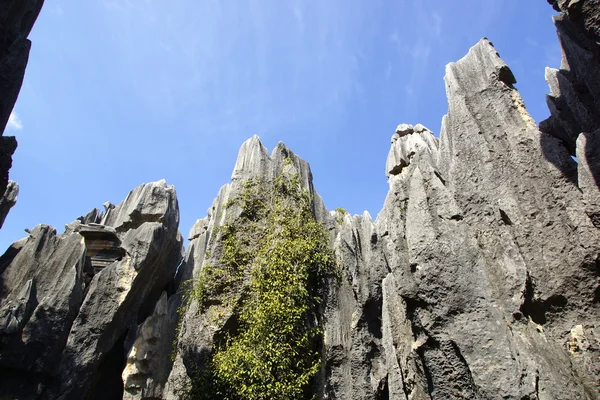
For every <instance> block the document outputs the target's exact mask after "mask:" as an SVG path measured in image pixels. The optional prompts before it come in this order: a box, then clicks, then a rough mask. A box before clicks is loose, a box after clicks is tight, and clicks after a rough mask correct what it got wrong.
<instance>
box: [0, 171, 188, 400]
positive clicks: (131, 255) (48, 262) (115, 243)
mask: <svg viewBox="0 0 600 400" xmlns="http://www.w3.org/2000/svg"><path fill="white" fill-rule="evenodd" d="M83 220H85V221H86V222H89V224H82V222H81V220H76V221H75V222H73V223H71V224H69V225H67V226H66V230H65V232H64V233H63V234H60V235H57V234H56V230H54V229H53V228H51V227H49V226H47V225H40V226H37V227H35V228H34V229H32V230H31V231H30V232H29V236H28V237H27V238H25V239H22V240H20V241H18V242H15V243H14V244H13V245H12V246H11V247H10V248H9V249H8V250H7V252H6V253H5V254H4V255H3V256H2V259H1V268H0V282H1V288H0V290H1V291H0V299H1V303H0V304H1V310H0V317H1V318H2V320H1V323H0V329H1V330H0V340H1V342H0V343H1V346H2V347H1V349H0V368H1V369H2V371H3V373H2V374H0V375H1V377H0V380H2V382H1V384H0V387H2V389H0V397H3V396H5V397H7V396H16V397H18V398H22V399H34V398H40V399H42V398H58V397H60V398H63V399H84V398H86V399H94V398H116V397H114V396H117V397H119V398H120V397H121V396H122V391H123V388H122V383H121V372H122V370H123V367H124V366H125V355H126V352H127V350H128V347H130V346H131V345H132V343H133V342H135V343H136V345H137V343H138V342H139V341H136V332H137V331H138V324H141V323H142V322H144V320H145V319H146V318H147V317H149V316H150V315H152V314H153V309H155V304H156V303H157V301H158V300H159V298H161V293H163V291H164V290H165V289H167V290H169V291H172V290H171V288H170V284H171V282H172V281H173V278H174V276H175V271H176V268H177V266H178V265H179V263H180V261H181V258H182V239H181V235H180V234H179V232H178V230H177V227H178V223H179V211H178V205H177V199H176V195H175V190H174V188H173V187H172V186H169V185H167V184H166V183H165V182H164V181H160V182H155V183H150V184H145V185H142V186H140V187H138V188H136V189H135V190H134V191H132V192H131V193H130V194H129V195H128V197H127V199H126V200H125V201H123V202H122V203H121V204H120V205H119V206H117V207H116V208H114V209H110V212H109V213H107V214H105V215H99V214H98V215H96V216H95V218H93V217H92V216H90V214H88V217H86V218H83ZM92 221H93V222H92ZM98 222H102V224H99V223H98ZM162 296H163V297H166V294H164V293H163V295H162ZM157 310H158V309H157ZM157 312H158V311H156V310H155V311H154V313H155V314H156V313H157ZM151 318H152V317H151ZM156 318H157V317H154V319H156ZM149 324H150V322H146V323H145V324H143V325H142V327H140V328H139V329H140V331H141V332H143V333H146V332H147V331H148V329H147V328H144V327H145V326H148V325H149ZM127 338H129V340H126V339H127ZM138 347H139V346H138ZM106 396H108V397H106ZM111 396H113V397H111ZM11 398H12V397H11Z"/></svg>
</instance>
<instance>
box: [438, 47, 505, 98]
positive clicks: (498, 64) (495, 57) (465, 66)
mask: <svg viewBox="0 0 600 400" xmlns="http://www.w3.org/2000/svg"><path fill="white" fill-rule="evenodd" d="M459 66H460V67H459ZM444 79H445V81H446V85H447V86H448V85H450V84H452V83H455V84H457V85H458V86H466V87H465V92H467V93H468V92H476V91H480V90H483V89H485V88H486V87H487V86H489V84H490V82H491V81H493V80H498V81H501V82H504V83H505V84H506V85H508V86H512V85H514V84H515V83H517V80H516V79H515V76H514V75H513V73H512V71H511V70H510V68H509V67H508V65H506V63H505V62H504V61H503V60H502V59H501V58H500V55H499V54H498V52H497V51H496V49H495V48H494V45H493V44H492V42H490V41H489V40H488V39H487V38H482V39H481V40H480V41H479V42H478V43H477V44H476V45H475V46H473V47H471V48H470V49H469V52H468V53H467V55H466V56H464V57H463V58H461V59H460V60H459V61H457V62H451V63H449V64H448V65H447V66H446V76H445V78H444ZM467 86H468V87H467Z"/></svg>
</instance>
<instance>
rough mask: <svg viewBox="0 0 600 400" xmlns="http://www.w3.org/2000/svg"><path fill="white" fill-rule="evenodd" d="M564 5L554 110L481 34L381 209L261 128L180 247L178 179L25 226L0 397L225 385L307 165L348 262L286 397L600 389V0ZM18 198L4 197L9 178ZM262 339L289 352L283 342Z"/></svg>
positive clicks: (1, 287) (405, 154)
mask: <svg viewBox="0 0 600 400" xmlns="http://www.w3.org/2000/svg"><path fill="white" fill-rule="evenodd" d="M550 3H552V4H553V5H554V7H555V8H556V9H557V11H561V15H559V16H557V17H556V18H555V24H556V27H557V31H558V35H559V40H560V43H561V46H562V49H563V63H562V66H561V69H560V70H547V72H546V77H547V80H548V83H549V85H550V92H551V94H550V95H549V96H548V98H547V101H548V105H549V109H550V112H551V116H550V118H549V119H547V120H546V121H543V122H542V123H540V125H539V126H538V125H537V124H536V122H535V121H534V120H533V119H532V118H531V116H530V115H529V113H528V112H527V109H526V108H525V105H524V103H523V100H522V98H521V96H520V94H519V92H518V91H517V90H516V88H515V87H514V85H515V84H516V78H515V76H514V75H513V73H512V72H511V70H510V68H509V67H508V65H506V64H505V63H504V62H503V61H502V59H501V58H500V56H499V55H498V53H497V51H496V50H495V48H494V47H493V45H492V43H490V42H489V41H488V40H487V39H482V40H481V41H480V42H479V43H477V44H476V45H475V46H474V47H472V48H471V49H470V50H469V52H468V53H467V54H466V56H465V57H463V58H462V59H461V60H458V61H457V62H455V63H450V64H449V65H448V66H447V67H446V75H445V85H446V94H447V98H448V113H447V115H445V116H444V117H443V119H442V127H441V132H440V134H439V138H438V137H435V136H434V134H433V132H431V131H430V130H429V129H427V128H426V127H424V126H422V125H420V124H417V125H414V126H412V125H408V124H401V125H399V126H398V127H397V128H396V130H395V132H394V134H393V135H392V138H391V148H390V151H389V154H388V157H387V161H386V162H385V175H386V176H387V178H388V183H389V191H388V194H387V196H386V198H385V202H384V205H383V208H382V210H381V211H380V213H379V214H378V215H377V217H376V218H375V219H374V220H373V218H372V217H371V216H370V215H369V214H368V213H367V212H365V213H364V214H362V215H354V216H352V215H349V214H348V213H347V212H346V211H344V210H343V209H336V210H335V211H328V210H327V209H326V207H325V205H324V203H323V200H322V199H321V197H320V196H319V194H318V193H317V191H316V190H315V187H314V185H313V182H312V172H311V169H310V166H309V164H308V163H307V162H306V161H304V160H303V159H301V158H300V157H299V156H298V155H296V154H295V153H293V152H292V151H291V150H290V149H288V148H287V147H286V146H285V145H283V144H282V143H279V144H278V145H277V146H276V148H275V149H274V150H273V151H272V152H271V153H270V154H269V152H268V151H267V149H266V148H265V147H264V146H263V145H262V143H261V142H260V140H259V138H258V137H257V136H254V137H252V138H250V139H248V140H247V141H246V142H245V143H244V144H243V145H242V147H241V149H240V151H239V154H238V158H237V161H236V164H235V166H234V170H233V173H232V176H231V182H230V183H228V184H226V185H224V186H223V187H222V188H221V189H220V191H219V193H218V195H217V197H216V198H215V199H214V201H213V203H212V206H211V207H210V208H209V209H208V212H207V215H206V216H205V217H204V218H202V219H199V220H197V222H196V223H195V224H194V225H193V227H192V228H191V230H190V232H189V235H188V240H189V246H188V249H187V251H186V252H185V254H183V246H182V242H183V241H182V238H181V235H180V234H179V232H178V225H179V214H178V205H177V199H176V194H175V190H174V188H173V187H172V186H169V185H167V184H166V183H165V182H164V181H160V182H155V183H150V184H145V185H142V186H140V187H138V188H136V189H134V190H133V191H132V192H131V193H130V194H129V195H128V196H127V198H126V199H125V200H124V201H123V202H122V203H121V204H119V205H118V206H114V205H112V204H111V203H105V205H104V207H105V210H104V211H103V212H101V211H99V210H97V209H93V210H92V211H90V212H89V213H88V214H87V215H85V216H82V217H79V218H78V219H77V220H76V221H74V222H72V223H70V224H68V225H67V226H66V229H65V232H64V233H62V234H57V233H56V231H55V230H54V229H53V228H51V227H49V226H47V225H39V226H37V227H35V228H33V229H31V231H29V232H28V233H29V236H28V237H26V238H24V239H22V240H19V241H17V242H15V243H13V244H12V245H11V246H10V247H9V249H8V250H7V251H6V252H5V253H4V255H2V257H0V399H5V398H6V399H14V398H17V399H63V400H70V399H121V398H123V399H130V400H134V399H136V400H143V399H145V400H150V399H194V398H199V399H206V398H210V399H221V398H226V397H227V396H228V395H227V394H224V393H231V392H232V391H231V390H230V389H231V388H223V387H222V386H218V385H219V384H222V382H220V383H219V382H216V383H215V382H213V381H214V379H215V376H216V375H215V374H214V370H213V368H214V363H213V360H214V356H215V354H217V352H218V351H221V350H222V349H224V348H227V346H230V344H231V343H232V340H233V339H235V337H236V336H237V335H239V334H240V331H241V330H243V329H246V328H247V327H248V326H250V325H249V323H248V317H247V316H246V317H244V315H246V314H247V312H248V306H247V304H251V305H252V304H253V303H251V302H250V300H249V299H251V298H252V296H253V294H252V293H253V292H252V290H254V286H253V285H256V282H255V281H253V279H254V278H253V277H255V275H256V272H255V269H257V268H258V271H259V272H260V267H258V266H257V265H260V263H259V264H256V263H255V262H254V261H253V260H255V258H253V257H256V256H254V255H252V254H251V251H250V249H252V248H253V246H255V244H256V243H257V242H259V241H260V240H263V239H262V238H264V237H269V236H268V235H266V236H264V235H263V236H262V237H261V236H260V235H259V234H257V232H263V234H264V231H261V230H260V229H264V228H265V227H273V229H274V230H275V231H276V233H281V232H286V231H285V230H286V229H292V230H293V229H294V227H291V228H290V226H286V225H285V224H284V223H283V222H282V219H280V220H278V224H274V225H268V224H270V223H271V222H269V221H270V220H269V219H268V213H266V212H263V211H262V210H264V209H265V207H273V206H274V205H275V206H276V205H277V204H280V203H279V202H281V204H292V203H289V202H288V203H286V201H288V200H287V198H288V197H292V196H294V194H292V192H293V190H292V189H290V188H292V187H293V185H297V186H298V188H299V190H300V191H301V192H302V193H303V194H305V197H300V198H301V199H305V200H306V201H307V203H306V204H307V207H308V208H307V209H308V212H307V213H308V214H309V219H310V221H313V222H316V223H318V224H319V226H320V227H321V228H322V232H323V235H324V236H323V237H325V240H324V242H325V247H326V248H327V251H328V252H330V253H327V254H330V255H331V256H332V257H333V259H334V264H335V270H334V271H329V272H328V273H324V274H320V275H319V274H316V275H314V276H311V279H308V280H307V281H306V282H305V283H304V285H305V286H306V287H303V288H302V289H306V291H305V293H307V297H308V298H309V299H310V303H306V304H308V305H306V304H305V306H306V307H305V309H306V312H305V313H304V314H302V319H301V322H302V323H301V324H300V326H301V328H302V326H306V327H309V328H311V329H312V328H314V329H315V330H313V331H310V332H316V333H315V334H314V335H308V336H306V338H308V339H306V341H307V342H310V343H304V344H303V345H304V347H302V348H303V349H305V353H302V354H297V356H298V358H296V359H295V362H296V363H297V364H298V365H300V364H302V359H306V358H309V359H310V358H311V357H318V359H319V360H320V362H319V363H318V364H316V366H317V368H316V369H314V370H312V372H311V373H310V374H309V376H307V377H305V378H306V379H304V380H302V385H303V386H302V388H301V389H302V391H300V392H296V395H294V396H291V397H290V398H318V399H342V400H351V399H372V400H384V399H404V400H425V399H436V400H437V399H515V400H534V399H535V400H543V399H555V400H562V399H564V400H571V399H586V400H588V399H589V400H591V399H600V391H599V388H600V361H599V360H600V231H599V228H600V193H599V187H600V179H599V178H598V177H599V176H600V155H599V153H598V149H599V145H600V139H599V138H600V136H599V135H600V111H599V110H600V107H599V105H600V103H599V101H600V100H599V99H600V90H599V87H600V86H598V79H597V77H598V76H599V75H598V72H600V67H599V65H600V63H599V62H598V60H600V57H598V55H599V54H600V46H599V40H598V39H599V38H600V35H599V32H600V30H599V28H598V27H599V24H598V21H599V20H600V19H599V11H598V10H599V9H598V7H597V5H598V3H597V1H595V0H588V1H585V0H580V1H566V0H565V1H562V0H554V1H550ZM572 156H576V158H575V159H574V158H573V157H572ZM382 167H383V160H382ZM383 176H384V175H383V171H382V178H383ZM288 181H289V182H293V185H292V186H289V184H288V186H286V185H285V184H282V183H281V182H288ZM274 191H279V192H278V193H280V194H281V196H283V197H281V196H280V197H274V196H269V195H267V194H269V193H273V192H274ZM286 196H287V197H286ZM5 197H6V199H3V200H2V201H1V202H0V214H2V213H3V212H4V209H5V208H6V207H8V206H5V205H4V203H5V202H7V204H9V203H10V202H14V198H16V190H12V191H11V192H10V193H9V195H7V196H5ZM288 211H289V210H288ZM299 212H300V211H299ZM288 214H289V213H288ZM280 217H281V218H287V216H286V215H283V216H280ZM294 221H295V222H294V223H296V222H298V221H299V220H294ZM311 226H313V227H314V225H311ZM303 232H304V231H303ZM308 234H309V233H308V232H307V234H306V235H307V236H308ZM300 236H302V235H300ZM286 243H287V242H286ZM290 243H292V242H290ZM267 244H269V243H267ZM290 246H291V244H290ZM266 249H267V250H266V251H265V252H264V253H261V254H262V255H263V256H265V257H267V258H268V257H271V256H273V257H274V258H272V259H273V260H280V259H281V249H280V248H279V247H275V246H272V247H269V246H267V247H266ZM277 249H279V250H277ZM284 250H285V251H284V254H283V255H284V258H286V257H288V256H289V258H291V257H292V253H293V251H292V250H293V249H292V248H289V247H288V248H286V249H284ZM313 250H314V249H312V248H309V249H308V250H305V252H306V253H307V254H308V253H310V254H312V253H311V252H312V251H313ZM277 251H279V253H277V254H275V253H276V252H277ZM288 251H289V252H288ZM271 253H273V254H271ZM300 253H302V252H300ZM277 257H280V258H279V259H278V258H277ZM311 260H312V259H311ZM316 260H317V263H318V262H322V263H326V262H328V261H327V260H329V261H331V260H330V259H329V258H327V257H322V258H316ZM311 262H313V261H311ZM227 263H232V264H235V268H233V269H227V268H226V267H227V265H228V264H227ZM317 267H318V266H317ZM298 268H299V267H298ZM317 269H318V268H317ZM286 276H287V275H286ZM288 279H292V277H291V275H290V276H288ZM294 279H295V278H294ZM273 282H275V280H273ZM278 282H280V281H278ZM263 283H265V282H263ZM265 284H266V285H267V286H269V281H267V282H266V283H265ZM303 293H304V292H303ZM288 295H289V296H291V294H288ZM279 299H280V301H281V304H282V305H283V304H284V303H285V301H284V300H285V294H284V295H282V297H280V298H279ZM286 304H287V303H286ZM254 306H256V305H255V304H254ZM255 310H258V307H257V308H256V309H255ZM257 312H258V311H257ZM244 313H246V314H244ZM244 318H246V319H245V320H244ZM269 322H270V321H267V323H266V324H267V325H268V324H269ZM272 323H273V324H275V322H272ZM296 327H297V326H296ZM301 328H300V329H301ZM257 332H258V331H257ZM291 334H293V332H292V331H290V335H291ZM288 339H289V337H287V336H286V335H279V336H277V337H274V338H270V340H273V341H274V342H277V344H278V345H279V344H281V343H284V344H285V343H287V342H286V340H288ZM273 348H274V349H281V347H277V346H274V347H273ZM306 349H309V350H310V351H308V350H306ZM254 350H255V349H251V350H249V351H250V352H251V353H253V352H254ZM292 350H293V349H292ZM252 357H256V358H258V359H259V360H262V361H264V362H263V364H264V365H265V366H267V367H269V368H273V369H277V368H280V369H281V367H280V366H273V365H274V364H273V357H274V355H273V354H270V353H268V352H265V353H264V354H263V353H260V354H259V353H258V352H256V354H254V353H253V354H252ZM242 359H244V358H242ZM244 360H246V359H244ZM262 366H263V365H261V367H262ZM246 367H247V365H246V364H243V363H239V364H237V365H235V366H234V368H233V369H235V370H236V373H237V372H239V371H240V370H241V371H244V368H246ZM287 368H288V369H292V368H294V365H289V364H288V365H287ZM283 369H285V368H283ZM225 372H226V373H229V372H230V371H229V370H226V371H225ZM247 372H248V374H247V376H248V377H249V378H248V380H247V381H245V382H244V384H246V383H247V384H248V386H249V387H253V385H255V384H256V383H257V380H258V378H257V377H256V375H252V374H253V373H254V371H247ZM284 372H285V371H284ZM278 373H281V371H279V372H278ZM244 390H245V389H244ZM246 393H252V392H251V391H246ZM261 396H262V397H261ZM238 397H239V396H238ZM238 397H236V398H238ZM271 397H272V396H271ZM239 398H247V397H243V396H242V397H239ZM248 398H266V397H265V396H264V395H262V394H261V393H256V394H255V395H254V396H253V397H252V396H248Z"/></svg>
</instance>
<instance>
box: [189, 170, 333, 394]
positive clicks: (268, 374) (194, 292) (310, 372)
mask: <svg viewBox="0 0 600 400" xmlns="http://www.w3.org/2000/svg"><path fill="white" fill-rule="evenodd" d="M311 204H312V202H311V198H310V195H309V194H308V193H307V192H306V191H303V190H301V187H300V184H299V182H298V176H297V175H296V174H286V173H283V174H282V175H280V176H279V177H277V178H276V179H275V182H274V183H272V184H271V183H265V182H261V181H259V180H257V179H250V180H248V181H247V182H246V183H245V184H244V187H243V190H242V191H241V194H240V196H239V197H237V198H235V199H233V200H232V201H230V202H228V204H227V207H232V206H234V205H235V206H238V207H240V208H241V212H240V213H239V216H238V217H236V218H235V219H233V220H232V221H228V222H227V223H226V224H225V225H223V226H222V227H221V228H220V229H219V232H218V233H219V234H220V238H221V244H222V246H221V247H222V248H221V250H220V255H218V262H215V263H214V264H207V265H205V266H204V267H203V269H202V271H201V273H200V274H199V277H198V278H197V280H196V281H195V282H194V284H193V285H192V289H191V290H190V296H189V298H190V301H191V300H196V301H197V302H198V303H199V304H200V307H201V309H203V310H205V309H206V308H207V307H210V306H211V304H213V302H223V301H224V299H225V298H226V296H227V293H228V292H231V291H232V288H238V289H239V288H240V286H244V287H243V288H242V289H243V290H242V291H243V292H244V293H245V295H244V296H243V299H242V301H241V303H240V304H238V310H237V313H238V315H237V318H238V320H239V324H238V325H239V326H238V328H237V329H236V331H235V332H229V333H227V334H226V335H225V339H224V340H222V343H217V344H216V347H215V350H214V353H213V354H212V358H211V359H210V360H209V361H208V362H207V365H206V367H205V368H204V370H202V371H199V373H198V374H196V375H197V376H196V377H193V379H194V380H195V381H196V382H195V384H194V386H195V387H196V388H198V389H199V390H194V391H193V394H192V396H191V397H192V398H195V399H209V398H210V399H249V400H255V399H256V400H259V399H280V400H286V399H304V398H307V397H309V394H308V388H309V385H310V383H311V380H312V379H313V377H314V376H315V375H316V374H317V372H318V371H319V369H320V364H321V359H320V354H319V348H318V342H319V340H320V335H321V328H320V327H319V324H318V322H317V321H318V318H317V316H318V312H317V308H318V306H319V302H320V299H319V298H318V296H317V293H316V288H317V286H318V282H319V280H320V279H321V278H323V277H324V276H325V275H328V274H332V273H334V272H335V262H334V256H333V252H332V250H331V249H329V246H328V243H329V235H328V232H327V230H326V229H325V228H324V227H323V226H322V225H321V224H319V223H318V222H316V221H315V219H314V217H313V214H312V207H311ZM248 275H249V279H246V280H244V279H243V277H244V276H248ZM185 304H189V302H186V303H185ZM190 393H191V392H189V393H188V394H190Z"/></svg>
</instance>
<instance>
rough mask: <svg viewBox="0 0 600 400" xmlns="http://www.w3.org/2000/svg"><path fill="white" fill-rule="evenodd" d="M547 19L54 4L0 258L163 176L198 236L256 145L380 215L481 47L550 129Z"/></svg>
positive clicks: (266, 1) (348, 8) (287, 5)
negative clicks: (451, 79)
mask: <svg viewBox="0 0 600 400" xmlns="http://www.w3.org/2000/svg"><path fill="white" fill-rule="evenodd" d="M553 13H554V12H553V10H552V8H551V7H550V6H549V5H548V4H547V3H546V1H544V0H533V1H517V0H486V1H481V0H461V1H458V2H457V1H453V2H450V1H447V0H406V1H403V0H396V1H390V0H385V1H383V0H371V1H358V0H351V1H347V0H346V1H341V0H327V1H317V0H306V1H300V0H254V1H241V0H240V1H234V0H193V1H192V0H176V1H172V2H165V1H159V0H99V1H93V2H91V1H79V0H77V1H76V0H46V2H45V5H44V8H43V10H42V12H41V14H40V16H39V18H38V21H37V23H36V25H35V27H34V29H33V32H32V33H31V36H30V39H31V40H32V41H33V47H32V51H31V56H30V61H29V66H28V67H27V73H26V76H25V82H24V84H23V88H22V90H21V94H20V97H19V100H18V102H17V104H16V106H15V110H14V114H13V117H12V119H11V122H10V124H9V126H8V127H7V131H6V132H5V135H9V134H13V135H15V136H17V139H18V141H19V148H18V149H17V152H16V154H15V155H14V157H13V168H12V170H11V172H10V177H11V179H13V180H16V181H18V182H19V184H20V194H19V199H18V203H17V205H16V206H15V207H14V208H13V209H12V211H11V213H10V214H9V216H8V218H7V220H6V222H5V225H4V227H3V229H2V230H0V247H2V248H6V247H7V246H8V245H9V244H10V243H11V242H13V241H15V240H17V239H19V238H21V237H24V236H25V235H26V234H25V232H23V229H25V228H32V227H33V226H35V225H36V224H39V223H47V224H50V225H53V226H54V227H56V228H57V229H58V230H59V231H62V229H63V226H64V224H66V223H68V222H70V221H72V220H74V219H75V218H76V217H78V216H79V215H82V214H85V213H86V212H87V211H89V210H90V209H92V208H93V207H99V208H101V205H102V203H103V202H105V201H111V202H113V203H118V202H120V201H121V200H122V199H124V198H125V196H126V194H127V193H128V191H129V190H131V189H133V188H134V187H135V186H137V185H139V184H141V183H144V182H150V181H155V180H159V179H162V178H165V179H166V180H167V182H169V183H171V184H174V185H175V187H176V189H177V193H178V198H179V204H180V210H181V223H180V229H181V231H182V233H183V235H184V236H187V233H188V231H189V229H190V227H191V226H192V225H193V223H194V222H195V220H196V219H197V218H202V217H204V216H205V215H206V209H207V208H208V207H209V206H210V204H211V203H212V200H213V198H214V197H215V196H216V194H217V192H218V190H219V187H220V186H221V185H223V184H224V183H227V182H228V181H229V178H230V176H231V171H232V169H233V165H234V163H235V159H236V156H237V151H238V149H239V146H240V145H241V144H242V142H243V141H244V140H245V139H247V138H248V137H250V136H251V135H253V134H258V135H259V136H260V137H261V139H262V141H263V143H264V144H265V145H266V146H267V147H268V148H269V149H272V148H273V147H274V146H275V145H276V144H277V142H278V141H283V142H284V143H286V144H287V145H288V147H290V148H291V149H292V150H293V151H295V152H296V153H297V154H299V155H300V156H302V157H303V158H305V159H306V160H307V161H309V162H310V164H311V167H312V170H313V175H314V178H315V185H316V188H317V190H318V191H319V192H320V193H321V195H322V196H323V198H324V200H325V204H326V205H327V207H328V208H329V209H334V208H336V207H344V208H345V209H347V210H348V211H350V212H351V213H362V211H363V210H365V209H366V210H368V211H369V212H370V213H371V215H372V216H373V217H375V216H376V215H377V213H378V212H379V210H380V209H381V207H382V205H383V201H384V198H385V195H386V193H387V189H388V186H387V181H386V176H385V160H386V156H387V153H388V150H389V146H390V137H391V135H392V134H393V133H394V130H395V127H396V126H397V125H398V124H400V123H410V124H416V123H422V124H424V125H425V126H427V127H428V128H430V129H431V130H432V131H434V132H435V133H436V135H437V134H438V132H439V127H440V123H441V118H442V116H443V115H444V114H445V112H446V110H447V103H446V97H445V92H444V83H443V76H444V68H445V65H446V64H447V63H448V62H451V61H456V60H458V59H459V58H461V57H462V56H464V55H465V54H466V52H467V51H468V49H469V47H471V46H472V45H474V44H475V43H476V42H477V41H478V40H479V39H480V38H481V37H483V36H486V37H488V38H489V39H490V40H491V41H492V42H493V43H494V44H495V46H496V48H497V49H498V51H499V53H500V55H501V56H502V57H503V58H504V60H505V61H506V62H507V63H508V64H509V65H510V67H511V68H512V69H513V72H514V73H515V76H516V78H517V80H518V83H517V85H516V86H517V88H519V89H520V91H521V94H522V95H523V97H524V98H525V101H526V104H527V107H528V110H529V111H530V113H531V114H532V115H533V117H534V118H535V119H536V120H537V121H538V122H539V121H540V120H542V119H543V118H545V117H546V116H547V115H548V111H547V108H546V105H545V99H544V94H545V93H547V92H548V89H547V86H546V83H545V82H544V68H545V67H546V66H552V67H558V66H559V63H560V49H559V47H558V42H557V39H556V33H555V30H554V26H553V24H552V21H551V16H552V15H553Z"/></svg>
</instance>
